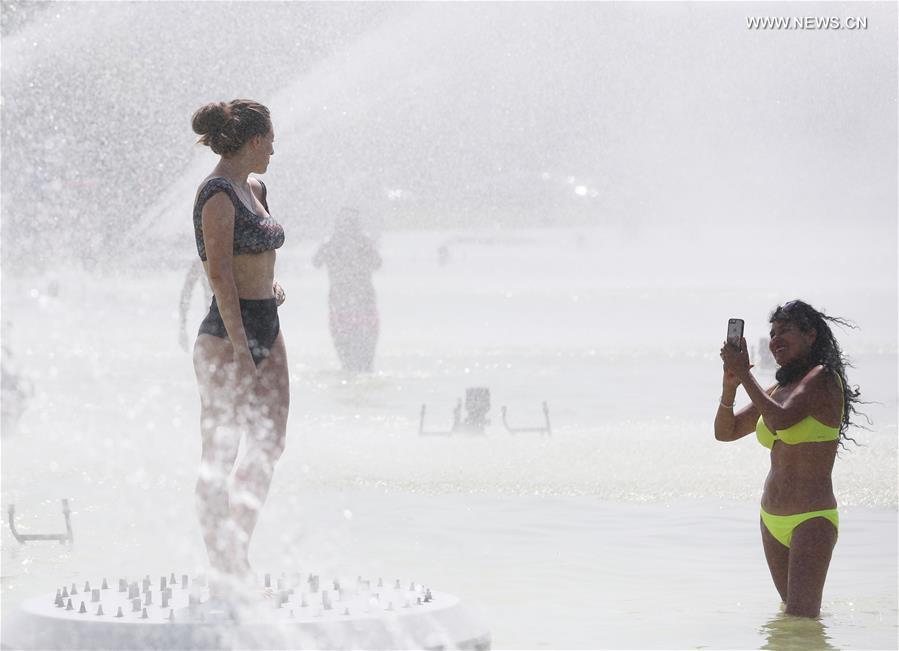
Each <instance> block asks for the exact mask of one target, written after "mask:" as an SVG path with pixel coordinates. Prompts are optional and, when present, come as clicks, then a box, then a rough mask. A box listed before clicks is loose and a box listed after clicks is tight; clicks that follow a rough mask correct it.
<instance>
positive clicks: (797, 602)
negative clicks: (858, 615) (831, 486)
mask: <svg viewBox="0 0 899 651" xmlns="http://www.w3.org/2000/svg"><path fill="white" fill-rule="evenodd" d="M836 543H837V530H836V527H834V526H833V523H832V522H830V521H829V520H827V519H825V518H812V519H811V520H806V521H805V522H803V523H802V524H800V525H799V526H798V527H796V528H795V529H794V530H793V539H792V540H791V541H790V580H789V584H788V588H787V599H786V603H787V610H786V612H787V614H788V615H799V616H800V617H817V616H818V614H819V613H820V612H821V597H822V595H823V593H824V580H825V579H826V578H827V569H828V568H829V567H830V559H831V556H832V555H833V548H834V546H835V545H836Z"/></svg>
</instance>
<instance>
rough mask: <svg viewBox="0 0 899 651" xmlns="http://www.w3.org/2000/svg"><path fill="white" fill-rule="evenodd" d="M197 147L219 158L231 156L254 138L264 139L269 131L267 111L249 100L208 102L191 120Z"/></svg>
mask: <svg viewBox="0 0 899 651" xmlns="http://www.w3.org/2000/svg"><path fill="white" fill-rule="evenodd" d="M191 126H192V127H193V130H194V133H196V134H198V135H199V136H200V139H199V141H198V142H199V143H200V144H202V145H206V146H207V147H209V148H210V149H212V151H214V152H215V153H216V154H219V155H220V156H231V155H232V154H234V153H236V152H237V150H239V149H240V148H241V147H242V146H243V145H244V143H245V142H247V141H248V140H249V139H250V138H252V137H253V136H257V135H258V136H264V135H265V134H267V133H268V132H269V131H271V129H272V122H271V117H270V113H269V110H268V109H267V108H266V107H265V106H263V105H262V104H260V103H259V102H254V101H253V100H248V99H235V100H232V101H230V102H210V103H209V104H206V105H204V106H201V107H200V108H199V109H197V111H196V113H194V116H193V118H192V120H191Z"/></svg>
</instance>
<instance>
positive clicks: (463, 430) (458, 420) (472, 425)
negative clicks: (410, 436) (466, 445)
mask: <svg viewBox="0 0 899 651" xmlns="http://www.w3.org/2000/svg"><path fill="white" fill-rule="evenodd" d="M427 408H428V407H427V405H422V406H421V415H420V418H419V423H418V434H419V436H434V435H436V436H449V435H451V434H484V433H485V432H484V430H485V429H486V427H487V425H489V424H490V420H489V419H488V418H487V412H489V411H490V389H488V388H486V387H469V388H468V389H465V420H462V400H461V398H460V399H459V400H458V401H457V402H456V408H455V409H453V426H452V427H451V428H450V429H449V430H447V431H430V432H429V431H426V430H425V413H426V411H427Z"/></svg>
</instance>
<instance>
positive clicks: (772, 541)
mask: <svg viewBox="0 0 899 651" xmlns="http://www.w3.org/2000/svg"><path fill="white" fill-rule="evenodd" d="M759 523H760V525H761V527H762V547H763V548H764V550H765V560H766V561H768V569H769V570H770V571H771V578H772V579H773V580H774V587H775V588H777V593H778V594H779V595H780V599H781V601H783V602H784V603H787V584H788V583H789V580H788V579H789V570H790V548H789V547H787V546H785V545H782V544H781V543H780V542H779V541H778V540H777V539H776V538H775V537H774V536H772V535H771V532H770V531H768V527H766V526H765V523H764V522H762V521H761V519H759Z"/></svg>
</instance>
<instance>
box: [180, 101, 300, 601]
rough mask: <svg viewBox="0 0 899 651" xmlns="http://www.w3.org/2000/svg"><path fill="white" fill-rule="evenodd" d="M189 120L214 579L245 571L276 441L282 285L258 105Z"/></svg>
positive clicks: (203, 493) (218, 107) (281, 434)
mask: <svg viewBox="0 0 899 651" xmlns="http://www.w3.org/2000/svg"><path fill="white" fill-rule="evenodd" d="M193 129H194V131H195V132H196V133H197V134H199V135H200V136H201V137H200V140H199V142H200V143H202V144H204V145H207V146H209V147H210V148H211V149H212V151H213V152H215V153H216V154H218V155H220V156H221V158H220V159H219V162H218V164H217V165H216V166H215V168H214V169H213V170H212V172H211V173H210V174H209V176H207V177H206V178H205V179H204V180H203V182H202V183H201V184H200V187H199V188H198V190H197V195H196V202H195V203H194V213H193V218H194V232H195V235H196V242H197V252H198V253H199V255H200V260H202V262H203V267H204V270H205V272H206V275H207V277H208V279H209V283H210V285H211V287H212V290H213V293H214V296H213V299H212V305H211V306H210V308H209V313H208V314H207V315H206V318H205V319H204V320H203V323H202V325H201V326H200V331H199V334H198V335H197V340H196V343H195V344H194V369H195V371H196V375H197V383H198V384H199V388H200V400H201V412H202V413H201V433H202V438H203V451H202V460H201V464H200V473H199V479H198V481H197V492H196V495H197V506H198V511H199V518H200V525H201V527H202V529H203V538H204V540H205V543H206V550H207V553H208V555H209V562H210V565H211V566H212V573H213V577H216V578H217V582H218V584H219V585H224V583H225V582H227V581H234V580H242V579H246V578H249V574H250V564H249V558H248V556H249V546H250V540H251V538H252V535H253V530H254V529H255V527H256V522H257V520H258V518H259V511H260V509H261V508H262V505H263V503H264V502H265V498H266V495H267V494H268V489H269V486H270V484H271V480H272V473H273V471H274V467H275V463H276V462H277V460H278V458H279V457H280V456H281V453H282V452H283V451H284V442H285V436H286V432H287V412H288V406H289V401H290V393H289V382H288V373H287V356H286V351H285V347H284V336H283V335H282V333H281V330H280V324H279V322H278V305H280V304H281V302H283V292H281V290H280V287H278V285H277V284H276V283H275V282H274V269H275V249H277V248H279V247H280V246H281V245H282V244H283V242H284V229H283V228H282V227H281V225H280V224H278V223H277V222H276V221H275V220H274V219H273V218H272V216H271V214H270V213H269V208H268V202H267V200H266V187H265V185H264V184H263V183H262V181H260V180H259V179H257V178H254V177H251V176H250V174H263V173H265V171H266V169H267V168H268V164H269V159H270V158H271V156H272V155H273V154H274V149H273V145H272V143H273V141H274V131H273V130H272V123H271V118H270V115H269V111H268V109H267V108H266V107H264V106H262V105H261V104H259V103H257V102H253V101H250V100H234V101H231V102H216V103H210V104H207V105H205V106H203V107H201V108H200V109H199V110H198V111H197V112H196V113H194V116H193ZM241 439H244V454H243V456H242V457H241V458H240V459H238V458H237V452H238V446H239V444H240V441H241ZM232 473H233V476H234V478H233V482H232V483H230V485H229V477H230V476H231V475H232Z"/></svg>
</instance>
